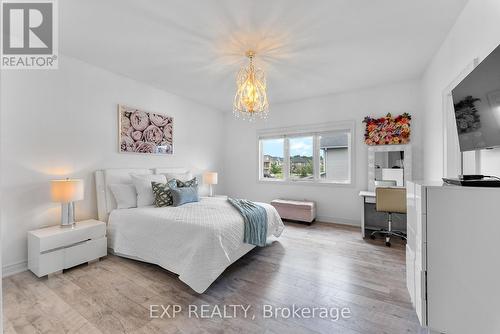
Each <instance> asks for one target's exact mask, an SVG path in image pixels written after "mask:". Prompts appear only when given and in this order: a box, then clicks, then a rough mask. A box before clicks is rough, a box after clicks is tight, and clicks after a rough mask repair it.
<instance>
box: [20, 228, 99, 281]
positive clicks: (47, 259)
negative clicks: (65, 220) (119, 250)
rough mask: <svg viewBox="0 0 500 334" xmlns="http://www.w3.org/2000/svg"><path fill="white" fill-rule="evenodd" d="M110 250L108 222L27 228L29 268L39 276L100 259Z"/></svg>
mask: <svg viewBox="0 0 500 334" xmlns="http://www.w3.org/2000/svg"><path fill="white" fill-rule="evenodd" d="M106 254H107V239H106V224H105V223H103V222H100V221H98V220H93V219H90V220H85V221H81V222H78V223H76V224H75V226H74V227H72V228H71V227H61V226H60V225H57V226H51V227H46V228H41V229H38V230H34V231H30V232H28V268H29V269H30V270H31V271H32V272H33V273H34V274H35V275H37V276H38V277H42V276H45V275H48V274H52V273H55V272H60V271H62V270H63V269H68V268H71V267H74V266H76V265H79V264H82V263H85V262H91V261H93V260H97V259H99V258H100V257H103V256H106Z"/></svg>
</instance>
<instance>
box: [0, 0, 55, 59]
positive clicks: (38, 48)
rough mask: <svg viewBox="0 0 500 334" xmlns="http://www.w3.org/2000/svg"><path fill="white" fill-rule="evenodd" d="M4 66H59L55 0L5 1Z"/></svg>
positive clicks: (3, 11)
mask: <svg viewBox="0 0 500 334" xmlns="http://www.w3.org/2000/svg"><path fill="white" fill-rule="evenodd" d="M1 8H2V13H1V18H2V24H1V29H2V33H1V36H2V50H1V51H2V52H1V68H2V69H57V66H58V61H57V60H58V59H57V58H58V57H57V56H58V55H57V24H56V23H57V17H56V15H57V7H56V2H55V0H43V1H41V0H31V1H29V2H28V1H23V0H3V1H2V6H1Z"/></svg>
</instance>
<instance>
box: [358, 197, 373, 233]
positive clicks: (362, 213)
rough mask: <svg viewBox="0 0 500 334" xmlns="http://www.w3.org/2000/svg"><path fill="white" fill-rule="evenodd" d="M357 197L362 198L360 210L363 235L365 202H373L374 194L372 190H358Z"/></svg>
mask: <svg viewBox="0 0 500 334" xmlns="http://www.w3.org/2000/svg"><path fill="white" fill-rule="evenodd" d="M359 197H361V199H362V200H363V203H362V204H361V205H362V210H361V237H362V238H364V237H365V216H366V215H365V204H366V203H375V202H376V195H375V192H373V191H360V192H359Z"/></svg>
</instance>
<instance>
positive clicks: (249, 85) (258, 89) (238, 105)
mask: <svg viewBox="0 0 500 334" xmlns="http://www.w3.org/2000/svg"><path fill="white" fill-rule="evenodd" d="M246 56H247V57H248V59H249V60H250V62H249V64H248V66H243V67H242V68H241V69H240V71H239V72H238V75H237V76H236V87H237V90H236V95H235V97H234V103H233V114H234V115H235V116H236V117H241V118H243V119H249V120H250V121H253V120H254V119H255V118H262V119H265V118H267V114H268V112H269V103H268V101H267V93H266V75H265V73H264V71H262V70H261V69H260V68H257V67H255V66H254V64H253V58H254V57H255V52H254V51H251V50H250V51H247V53H246Z"/></svg>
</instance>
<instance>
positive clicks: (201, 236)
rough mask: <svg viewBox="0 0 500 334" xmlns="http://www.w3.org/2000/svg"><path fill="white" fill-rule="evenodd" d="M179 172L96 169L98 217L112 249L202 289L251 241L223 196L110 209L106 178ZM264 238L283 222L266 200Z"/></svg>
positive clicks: (111, 201)
mask: <svg viewBox="0 0 500 334" xmlns="http://www.w3.org/2000/svg"><path fill="white" fill-rule="evenodd" d="M168 172H180V169H175V170H173V169H107V170H103V171H97V172H96V174H95V178H96V190H97V203H98V214H99V220H102V221H105V222H107V224H108V245H109V248H110V250H111V252H112V253H114V254H116V255H118V256H123V257H128V258H132V259H136V260H140V261H144V262H148V263H153V264H157V265H159V266H161V267H163V268H165V269H167V270H169V271H171V272H173V273H176V274H178V275H179V279H180V280H181V281H183V282H184V283H186V284H187V285H188V286H190V287H191V288H192V289H193V290H194V291H196V292H198V293H203V292H204V291H205V290H206V289H207V288H208V287H209V286H210V284H212V283H213V282H214V281H215V280H216V279H217V277H219V275H220V274H221V273H222V272H223V271H224V270H225V269H226V268H227V267H228V266H229V265H231V264H232V263H233V262H235V261H236V260H238V259H239V258H240V257H242V256H243V255H245V254H246V253H247V252H249V251H250V250H251V249H253V248H254V247H255V246H253V245H250V244H246V243H244V242H243V231H244V221H243V218H242V216H241V215H240V213H239V212H238V211H237V210H236V209H235V208H234V207H233V206H232V205H231V204H230V203H229V202H228V201H227V200H226V199H225V198H224V197H202V198H201V200H200V202H197V203H188V204H184V205H182V206H179V207H164V208H156V207H153V206H148V207H140V208H130V209H116V203H115V202H114V198H113V195H112V194H111V192H110V190H109V186H108V185H109V184H116V183H131V178H130V174H132V173H135V174H153V173H156V174H159V173H168ZM258 204H259V205H261V206H263V207H264V208H265V209H266V213H267V217H268V233H267V234H268V238H269V241H272V239H273V238H277V237H279V236H280V234H281V232H282V231H283V222H282V221H281V218H280V216H279V214H278V212H277V211H276V210H275V209H274V208H273V207H272V206H271V205H269V204H266V203H258Z"/></svg>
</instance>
